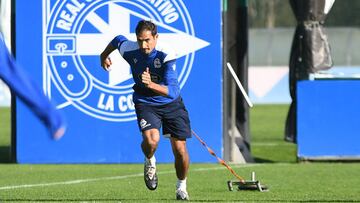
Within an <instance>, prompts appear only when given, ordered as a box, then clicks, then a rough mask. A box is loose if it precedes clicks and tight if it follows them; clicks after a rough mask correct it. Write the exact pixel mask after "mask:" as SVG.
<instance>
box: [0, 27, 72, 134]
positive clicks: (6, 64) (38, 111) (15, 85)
mask: <svg viewBox="0 0 360 203" xmlns="http://www.w3.org/2000/svg"><path fill="white" fill-rule="evenodd" d="M0 79H1V80H3V81H4V82H5V83H6V84H7V85H8V86H9V88H10V90H11V92H12V93H14V94H15V95H16V96H18V97H19V99H21V100H22V101H23V102H24V103H25V104H26V105H27V106H28V107H29V108H30V110H31V111H32V112H34V113H35V115H36V116H37V117H39V118H40V120H41V121H42V122H43V123H44V124H45V126H46V127H47V128H48V130H49V132H50V134H51V136H52V138H53V139H55V140H58V139H60V138H61V137H62V136H63V135H64V133H65V130H66V124H65V120H64V118H63V116H62V115H61V114H60V113H59V112H58V110H57V109H56V108H55V107H54V106H53V104H52V103H51V102H50V100H49V99H48V98H47V97H46V96H45V94H44V93H43V92H42V91H41V88H40V87H39V86H38V85H37V84H36V83H35V81H33V80H32V79H31V78H30V76H28V75H27V74H26V73H25V72H24V71H23V70H22V69H21V68H20V67H19V66H18V65H17V64H16V63H15V60H14V58H13V57H12V56H11V54H10V53H9V51H8V49H7V47H6V45H5V42H4V39H3V37H2V35H1V33H0Z"/></svg>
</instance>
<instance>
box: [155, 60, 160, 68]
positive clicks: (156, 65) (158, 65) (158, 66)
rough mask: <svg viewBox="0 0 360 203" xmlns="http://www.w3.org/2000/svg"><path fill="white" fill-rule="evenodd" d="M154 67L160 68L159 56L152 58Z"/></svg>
mask: <svg viewBox="0 0 360 203" xmlns="http://www.w3.org/2000/svg"><path fill="white" fill-rule="evenodd" d="M154 67H155V68H161V61H160V59H159V58H155V59H154Z"/></svg>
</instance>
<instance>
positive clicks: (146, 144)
mask: <svg viewBox="0 0 360 203" xmlns="http://www.w3.org/2000/svg"><path fill="white" fill-rule="evenodd" d="M135 32H136V38H137V41H129V40H128V39H127V38H126V37H124V36H122V35H119V36H116V37H115V38H114V39H113V40H112V41H111V42H110V43H109V44H108V45H107V47H106V48H105V50H104V51H103V52H102V53H101V55H100V60H101V66H102V67H103V68H104V69H105V70H106V71H109V70H110V66H111V65H112V62H111V59H110V58H109V54H110V53H111V52H113V51H114V50H115V49H118V51H119V52H120V54H121V55H122V57H123V58H124V59H125V60H126V61H127V62H128V63H129V65H130V67H131V71H132V75H133V80H134V82H135V84H134V86H133V89H134V93H133V102H134V104H135V110H136V115H137V122H138V125H139V129H140V131H141V132H142V137H143V141H142V143H141V148H142V151H143V153H144V155H145V164H144V180H145V184H146V186H147V187H148V188H149V189H150V190H155V189H156V187H157V185H158V177H157V173H156V165H155V162H156V159H155V156H154V154H155V151H156V148H157V146H158V142H159V140H160V130H159V129H160V127H161V125H162V128H163V134H164V135H169V136H170V142H171V146H172V151H173V154H174V157H175V170H176V176H177V178H178V181H177V184H176V199H178V200H188V199H189V195H188V193H187V190H186V177H187V173H188V168H189V155H188V151H187V148H186V139H187V138H190V137H191V130H190V120H189V115H188V112H187V110H186V108H185V105H184V103H183V100H182V98H181V96H180V87H179V84H178V78H177V72H176V69H175V67H176V58H175V55H174V54H171V53H169V52H168V51H166V50H164V49H162V48H161V47H159V46H158V45H157V40H158V37H159V35H158V33H157V26H156V25H155V24H154V23H153V22H151V21H146V20H141V21H139V22H138V24H137V26H136V30H135Z"/></svg>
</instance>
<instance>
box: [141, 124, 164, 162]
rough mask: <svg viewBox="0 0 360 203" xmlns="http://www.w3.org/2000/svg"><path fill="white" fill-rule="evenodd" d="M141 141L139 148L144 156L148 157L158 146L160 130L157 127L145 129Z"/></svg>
mask: <svg viewBox="0 0 360 203" xmlns="http://www.w3.org/2000/svg"><path fill="white" fill-rule="evenodd" d="M142 136H143V141H142V143H141V149H142V151H143V153H144V155H145V157H146V158H148V159H150V158H151V157H152V156H153V155H154V153H155V150H156V148H157V146H158V143H159V140H160V132H159V130H158V129H149V130H145V131H143V133H142Z"/></svg>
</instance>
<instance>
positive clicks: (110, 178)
mask: <svg viewBox="0 0 360 203" xmlns="http://www.w3.org/2000/svg"><path fill="white" fill-rule="evenodd" d="M257 165H259V164H246V165H238V166H234V167H233V168H245V167H252V166H257ZM221 169H224V170H225V169H226V168H225V167H214V168H198V169H194V170H191V171H190V172H201V171H213V170H221ZM170 173H175V171H174V170H171V171H163V172H158V174H170ZM143 175H144V174H143V173H136V174H131V175H123V176H110V177H102V178H88V179H78V180H69V181H63V182H52V183H38V184H25V185H12V186H3V187H0V190H14V189H20V188H33V187H47V186H55V185H73V184H80V183H88V182H96V181H104V180H120V179H126V178H135V177H142V176H143Z"/></svg>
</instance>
